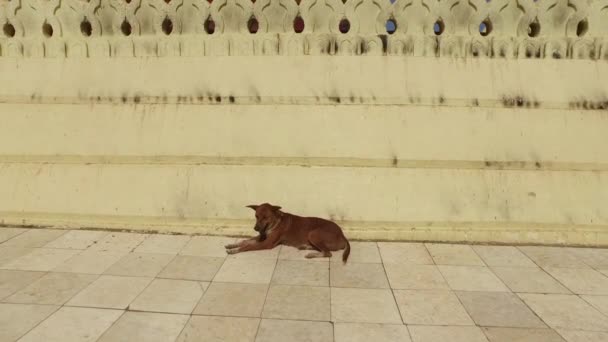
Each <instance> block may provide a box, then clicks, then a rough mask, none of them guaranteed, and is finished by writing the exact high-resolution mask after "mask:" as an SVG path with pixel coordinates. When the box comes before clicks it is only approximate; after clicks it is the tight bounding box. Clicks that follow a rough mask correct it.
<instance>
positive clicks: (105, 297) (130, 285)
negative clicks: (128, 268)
mask: <svg viewBox="0 0 608 342" xmlns="http://www.w3.org/2000/svg"><path fill="white" fill-rule="evenodd" d="M151 281H152V279H151V278H142V277H116V276H106V275H102V276H100V277H99V278H98V279H97V280H95V281H94V282H93V283H91V285H89V286H87V287H86V288H85V289H84V290H82V291H81V292H80V293H78V294H77V295H76V296H74V298H72V299H71V300H70V301H69V302H68V303H67V305H69V306H86V307H96V308H110V309H126V308H127V306H129V304H130V303H131V302H132V301H133V300H134V299H135V297H137V295H139V294H140V293H141V292H142V291H143V290H144V289H145V288H146V287H147V286H148V284H150V282H151Z"/></svg>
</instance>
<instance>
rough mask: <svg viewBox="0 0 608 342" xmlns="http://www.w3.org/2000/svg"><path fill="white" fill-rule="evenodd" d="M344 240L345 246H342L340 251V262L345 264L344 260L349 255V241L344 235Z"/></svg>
mask: <svg viewBox="0 0 608 342" xmlns="http://www.w3.org/2000/svg"><path fill="white" fill-rule="evenodd" d="M344 241H346V248H344V253H342V262H343V263H345V264H346V260H348V256H349V255H350V243H349V242H348V240H347V239H346V237H344Z"/></svg>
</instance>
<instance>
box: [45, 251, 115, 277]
mask: <svg viewBox="0 0 608 342" xmlns="http://www.w3.org/2000/svg"><path fill="white" fill-rule="evenodd" d="M126 254H127V252H124V251H106V252H99V251H91V250H86V251H84V252H82V253H80V254H78V255H76V256H74V257H72V258H70V259H68V260H66V261H65V262H63V263H62V264H60V265H58V266H57V267H56V268H55V269H53V271H54V272H69V273H88V274H102V273H103V272H105V271H106V270H107V269H108V268H110V266H112V265H114V264H115V263H116V262H117V261H118V260H120V259H121V258H122V257H123V256H125V255H126Z"/></svg>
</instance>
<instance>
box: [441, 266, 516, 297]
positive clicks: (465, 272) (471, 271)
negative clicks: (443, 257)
mask: <svg viewBox="0 0 608 342" xmlns="http://www.w3.org/2000/svg"><path fill="white" fill-rule="evenodd" d="M438 267H439V271H440V272H441V274H443V276H444V277H445V280H446V281H447V282H448V285H450V287H451V288H452V289H453V290H456V291H493V292H508V291H509V289H508V288H507V287H506V286H505V284H503V283H502V282H501V281H500V279H498V277H496V276H495V275H494V273H492V271H490V269H488V268H487V267H480V266H438Z"/></svg>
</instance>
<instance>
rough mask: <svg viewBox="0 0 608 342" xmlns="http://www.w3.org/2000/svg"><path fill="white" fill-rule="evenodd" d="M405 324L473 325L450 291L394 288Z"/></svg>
mask: <svg viewBox="0 0 608 342" xmlns="http://www.w3.org/2000/svg"><path fill="white" fill-rule="evenodd" d="M394 292H395V299H396V300H397V305H398V306H399V311H400V312H401V317H403V322H404V323H405V324H417V325H474V323H473V320H472V319H471V317H469V315H468V314H467V312H466V311H465V309H464V307H463V306H462V304H460V302H459V301H458V297H456V295H455V294H454V293H453V292H452V291H442V290H395V291H394Z"/></svg>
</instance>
